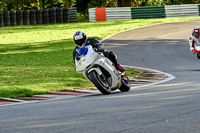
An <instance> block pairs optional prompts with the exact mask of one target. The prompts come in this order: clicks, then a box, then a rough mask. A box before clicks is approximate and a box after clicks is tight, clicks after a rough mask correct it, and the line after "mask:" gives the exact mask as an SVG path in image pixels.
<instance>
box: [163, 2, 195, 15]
mask: <svg viewBox="0 0 200 133" xmlns="http://www.w3.org/2000/svg"><path fill="white" fill-rule="evenodd" d="M165 14H166V17H192V16H199V8H198V4H186V5H168V6H165Z"/></svg>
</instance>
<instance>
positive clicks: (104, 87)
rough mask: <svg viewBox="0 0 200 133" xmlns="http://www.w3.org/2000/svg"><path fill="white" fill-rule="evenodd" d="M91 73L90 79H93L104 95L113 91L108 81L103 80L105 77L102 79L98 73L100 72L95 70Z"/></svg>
mask: <svg viewBox="0 0 200 133" xmlns="http://www.w3.org/2000/svg"><path fill="white" fill-rule="evenodd" d="M89 75H90V80H91V81H92V83H93V84H94V85H95V86H96V87H97V89H98V90H99V91H100V92H101V93H102V94H104V95H108V94H110V93H111V88H110V86H109V84H108V82H107V81H103V79H101V77H100V75H98V73H96V72H95V71H91V72H90V73H89Z"/></svg>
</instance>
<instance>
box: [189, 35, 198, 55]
mask: <svg viewBox="0 0 200 133" xmlns="http://www.w3.org/2000/svg"><path fill="white" fill-rule="evenodd" d="M199 39H200V38H196V37H195V36H194V35H193V34H192V35H191V36H190V38H189V47H190V51H192V52H193V53H195V51H194V45H196V44H197V45H198V44H199V42H198V40H199Z"/></svg>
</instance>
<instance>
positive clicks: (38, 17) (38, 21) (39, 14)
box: [36, 10, 42, 24]
mask: <svg viewBox="0 0 200 133" xmlns="http://www.w3.org/2000/svg"><path fill="white" fill-rule="evenodd" d="M36 24H42V10H36Z"/></svg>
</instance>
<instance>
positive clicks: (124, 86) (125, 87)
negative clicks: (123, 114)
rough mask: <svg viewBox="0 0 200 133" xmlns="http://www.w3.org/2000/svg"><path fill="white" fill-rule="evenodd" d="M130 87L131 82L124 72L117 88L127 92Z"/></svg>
mask: <svg viewBox="0 0 200 133" xmlns="http://www.w3.org/2000/svg"><path fill="white" fill-rule="evenodd" d="M130 89H131V84H130V81H129V78H128V76H127V75H126V74H124V75H122V85H121V86H120V88H119V90H120V91H121V92H127V91H129V90H130Z"/></svg>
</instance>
